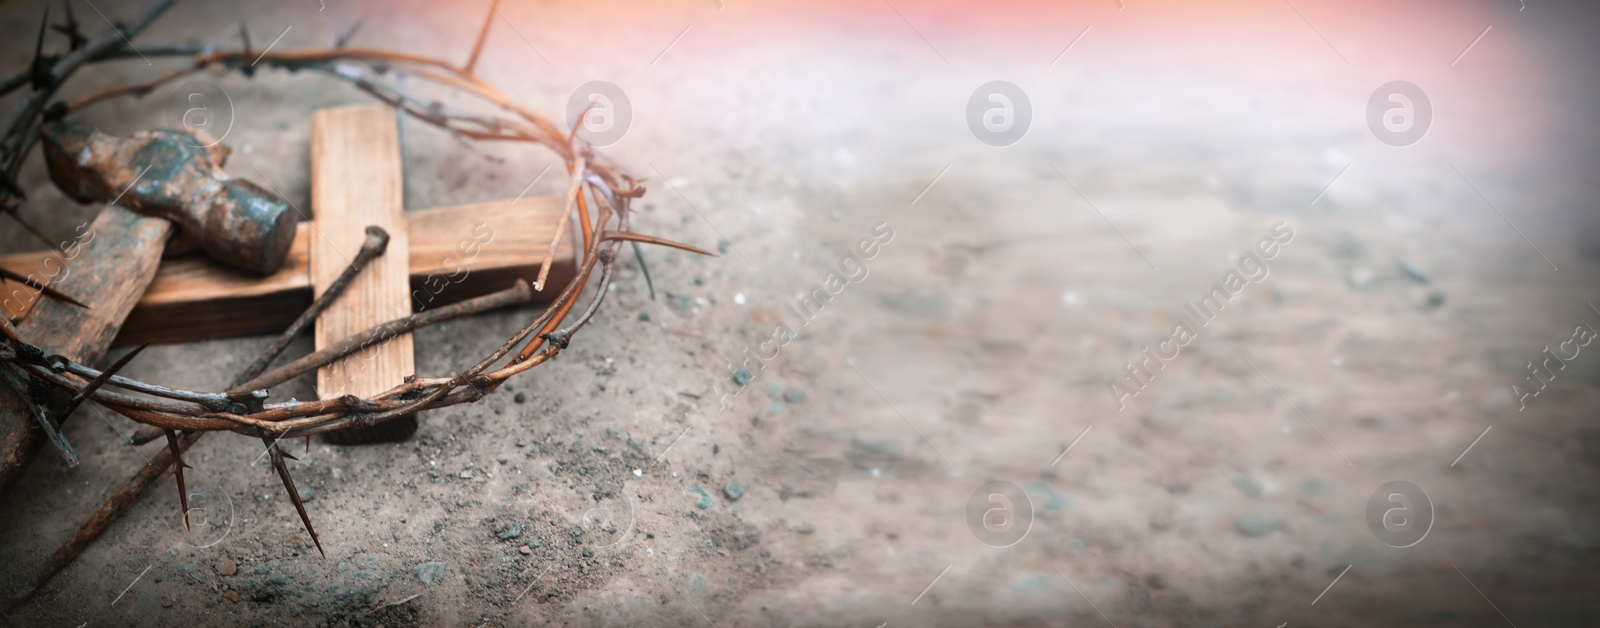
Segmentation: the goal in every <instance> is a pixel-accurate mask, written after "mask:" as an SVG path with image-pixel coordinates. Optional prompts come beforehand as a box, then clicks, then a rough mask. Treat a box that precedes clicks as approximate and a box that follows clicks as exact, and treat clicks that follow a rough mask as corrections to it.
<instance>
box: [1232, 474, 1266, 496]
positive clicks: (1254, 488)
mask: <svg viewBox="0 0 1600 628" xmlns="http://www.w3.org/2000/svg"><path fill="white" fill-rule="evenodd" d="M1233 485H1234V486H1237V487H1239V490H1241V491H1244V494H1246V495H1249V496H1251V497H1260V496H1261V495H1262V494H1263V493H1266V492H1267V487H1266V485H1265V484H1262V483H1261V480H1257V479H1255V478H1253V477H1250V476H1248V475H1241V476H1239V477H1237V478H1234V480H1233Z"/></svg>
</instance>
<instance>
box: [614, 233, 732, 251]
mask: <svg viewBox="0 0 1600 628" xmlns="http://www.w3.org/2000/svg"><path fill="white" fill-rule="evenodd" d="M600 239H602V240H628V241H630V242H643V243H645V244H659V245H661V246H670V247H672V248H675V249H679V250H683V251H688V252H690V253H699V254H701V255H705V256H707V257H717V254H716V253H712V252H711V251H707V250H705V249H702V248H700V247H697V246H690V245H687V244H684V243H682V242H673V241H672V240H667V239H664V238H658V237H655V236H651V235H645V234H642V233H634V232H632V231H606V232H605V233H603V234H601V236H600Z"/></svg>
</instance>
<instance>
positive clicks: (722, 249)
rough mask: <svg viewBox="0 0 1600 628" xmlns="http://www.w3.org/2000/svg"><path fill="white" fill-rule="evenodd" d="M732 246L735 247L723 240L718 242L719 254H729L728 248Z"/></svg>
mask: <svg viewBox="0 0 1600 628" xmlns="http://www.w3.org/2000/svg"><path fill="white" fill-rule="evenodd" d="M730 246H733V243H732V242H729V241H727V240H721V239H719V240H717V253H718V254H719V255H726V254H727V253H728V247H730Z"/></svg>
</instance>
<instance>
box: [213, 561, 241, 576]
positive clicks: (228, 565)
mask: <svg viewBox="0 0 1600 628" xmlns="http://www.w3.org/2000/svg"><path fill="white" fill-rule="evenodd" d="M216 567H217V573H218V574H220V575H224V576H231V575H233V574H236V573H239V563H236V562H233V559H231V558H224V559H222V560H219V561H217V565H216Z"/></svg>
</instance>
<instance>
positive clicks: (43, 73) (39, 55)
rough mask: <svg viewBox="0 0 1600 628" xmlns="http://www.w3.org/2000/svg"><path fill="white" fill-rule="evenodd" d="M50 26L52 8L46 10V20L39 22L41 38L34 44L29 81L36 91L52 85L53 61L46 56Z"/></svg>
mask: <svg viewBox="0 0 1600 628" xmlns="http://www.w3.org/2000/svg"><path fill="white" fill-rule="evenodd" d="M49 25H50V7H45V8H44V19H43V20H40V21H39V38H38V39H37V40H35V41H34V42H33V65H32V66H30V70H31V75H30V76H29V79H30V80H31V81H32V82H33V88H34V89H40V88H42V87H45V86H47V85H49V84H50V69H51V68H50V66H51V65H54V63H52V61H53V59H51V58H50V57H46V56H44V34H45V32H47V28H46V27H48V26H49Z"/></svg>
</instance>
